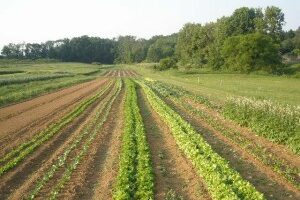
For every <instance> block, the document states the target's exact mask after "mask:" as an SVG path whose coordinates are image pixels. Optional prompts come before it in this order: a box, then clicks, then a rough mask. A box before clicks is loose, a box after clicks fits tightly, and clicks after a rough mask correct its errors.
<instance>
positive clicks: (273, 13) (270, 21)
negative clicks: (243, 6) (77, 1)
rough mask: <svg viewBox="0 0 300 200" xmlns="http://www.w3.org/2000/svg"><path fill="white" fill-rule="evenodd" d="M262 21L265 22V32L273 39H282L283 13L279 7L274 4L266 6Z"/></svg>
mask: <svg viewBox="0 0 300 200" xmlns="http://www.w3.org/2000/svg"><path fill="white" fill-rule="evenodd" d="M264 21H265V24H266V32H267V33H268V34H269V35H271V37H272V38H273V39H274V40H275V41H280V40H282V36H283V31H282V26H283V25H284V23H285V22H284V14H283V13H282V12H281V9H280V8H278V7H275V6H270V7H269V6H268V7H267V8H266V10H265V16H264Z"/></svg>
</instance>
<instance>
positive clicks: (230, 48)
mask: <svg viewBox="0 0 300 200" xmlns="http://www.w3.org/2000/svg"><path fill="white" fill-rule="evenodd" d="M222 56H223V58H224V60H225V68H226V69H229V70H232V71H239V72H247V73H248V72H251V71H256V70H264V71H267V72H273V73H274V72H276V70H278V68H280V67H281V66H282V65H281V57H280V55H279V52H278V46H277V45H276V44H274V43H273V40H272V39H271V38H270V37H269V36H267V35H264V34H261V33H254V34H247V35H239V36H233V37H229V38H228V39H227V40H226V41H225V43H224V46H223V49H222Z"/></svg>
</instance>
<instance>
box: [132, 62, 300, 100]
mask: <svg viewBox="0 0 300 200" xmlns="http://www.w3.org/2000/svg"><path fill="white" fill-rule="evenodd" d="M126 68H130V69H134V70H135V71H136V72H138V73H139V74H141V75H143V76H144V77H149V78H152V79H155V80H159V81H162V82H165V83H170V84H173V85H177V86H182V87H184V88H185V89H187V90H190V91H193V92H195V93H198V94H201V95H204V96H206V97H208V98H209V99H211V100H214V101H218V102H221V103H222V102H224V100H225V99H226V98H227V97H228V96H245V97H255V98H257V99H269V100H271V101H275V102H280V103H282V104H291V105H300V79H299V78H291V77H280V76H267V75H251V74H250V75H246V74H217V73H214V74H209V73H202V74H187V73H184V72H180V71H177V70H167V71H163V72H160V71H155V70H153V69H152V66H151V65H149V64H144V65H143V64H141V65H130V66H126Z"/></svg>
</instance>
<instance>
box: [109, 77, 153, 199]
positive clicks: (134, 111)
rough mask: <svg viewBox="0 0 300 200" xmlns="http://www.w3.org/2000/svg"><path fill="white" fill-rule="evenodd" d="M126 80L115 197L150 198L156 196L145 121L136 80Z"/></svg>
mask: <svg viewBox="0 0 300 200" xmlns="http://www.w3.org/2000/svg"><path fill="white" fill-rule="evenodd" d="M125 83H126V99H125V112H124V115H125V128H124V132H123V138H122V148H121V156H120V163H119V172H118V177H117V183H116V186H115V190H114V194H113V198H114V199H117V200H131V199H144V200H150V199H153V198H154V192H153V187H154V183H153V172H152V167H151V160H150V152H149V147H148V143H147V140H146V136H145V130H144V125H143V121H142V117H141V115H140V110H139V107H138V104H137V94H136V84H135V83H134V82H133V81H132V80H129V79H126V80H125Z"/></svg>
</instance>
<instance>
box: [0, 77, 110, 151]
mask: <svg viewBox="0 0 300 200" xmlns="http://www.w3.org/2000/svg"><path fill="white" fill-rule="evenodd" d="M106 82H107V80H106V79H105V80H96V81H92V82H89V83H84V84H80V85H79V86H73V87H71V88H67V89H64V90H61V91H58V92H55V93H51V94H48V95H44V96H41V97H38V98H35V99H32V100H30V101H27V102H23V103H20V104H16V105H12V106H9V107H5V108H2V109H0V113H1V116H2V118H1V120H0V149H1V150H0V156H1V155H3V154H5V153H6V152H7V151H9V150H10V149H11V148H12V147H14V146H16V145H18V144H19V143H22V142H24V141H26V140H27V139H29V138H31V137H32V136H33V135H34V134H35V133H36V132H38V131H40V130H42V129H44V128H45V127H46V126H47V125H49V124H50V123H52V122H53V121H56V120H57V119H59V118H61V116H62V115H64V114H65V113H67V112H69V111H70V110H71V109H72V108H74V107H75V106H76V105H77V104H78V103H79V102H80V100H82V99H84V98H87V97H89V96H91V95H93V94H94V93H95V92H96V91H97V90H98V89H99V88H100V87H101V86H102V85H103V84H104V83H106Z"/></svg>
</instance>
